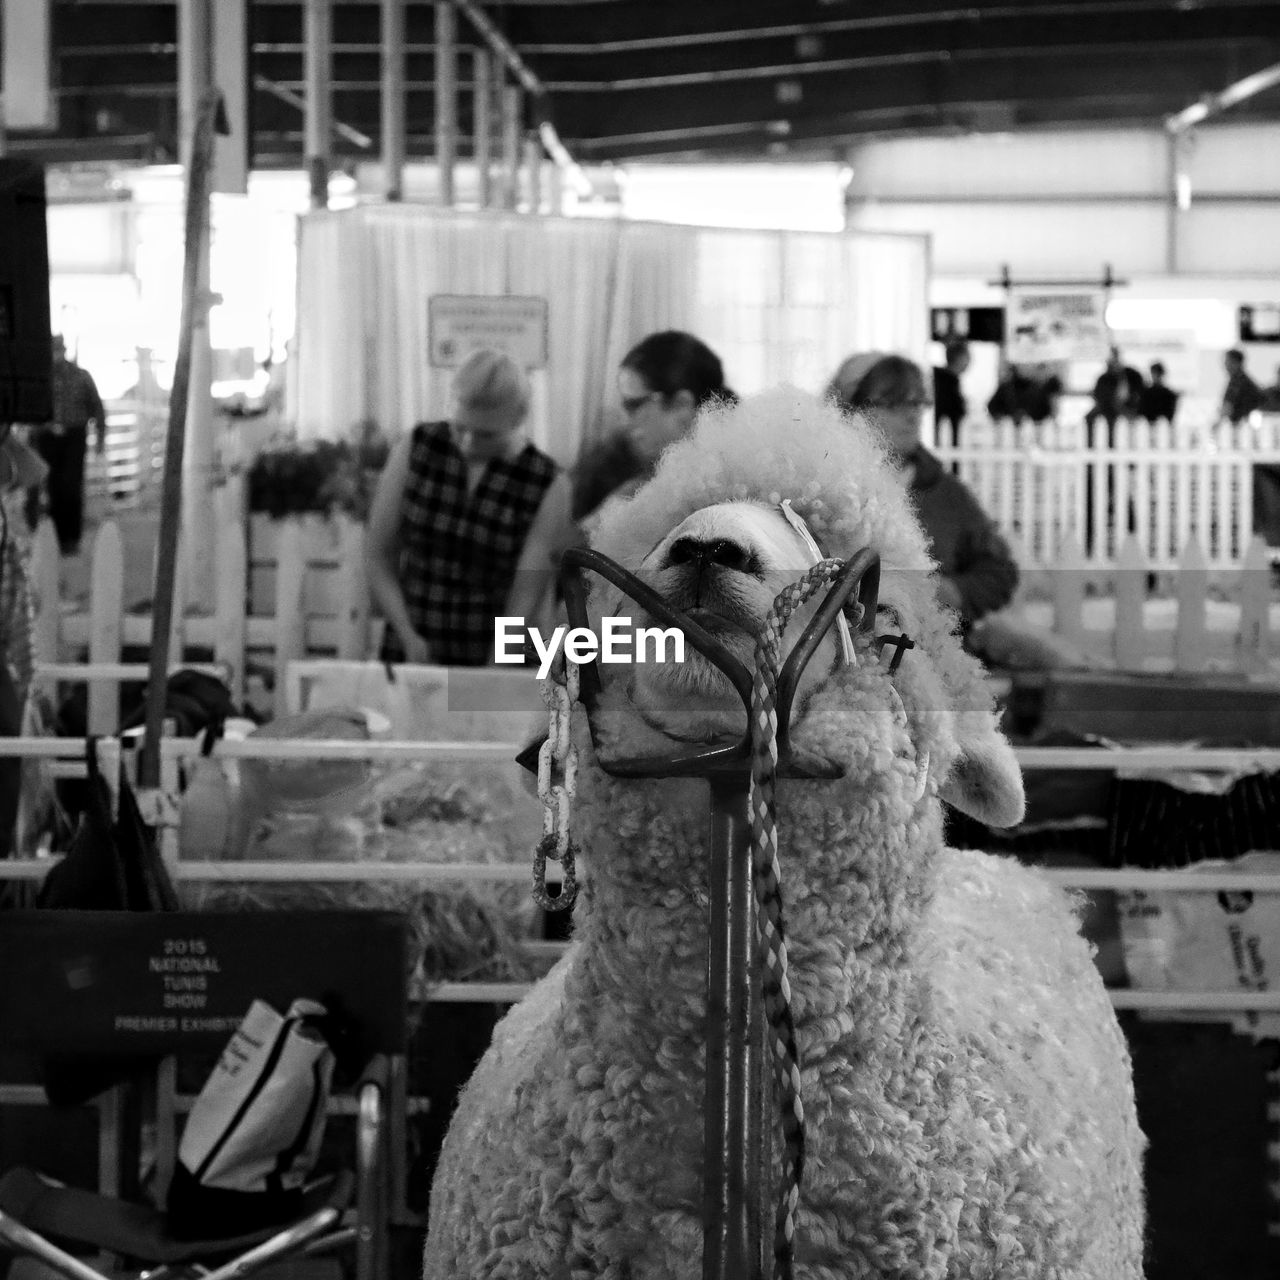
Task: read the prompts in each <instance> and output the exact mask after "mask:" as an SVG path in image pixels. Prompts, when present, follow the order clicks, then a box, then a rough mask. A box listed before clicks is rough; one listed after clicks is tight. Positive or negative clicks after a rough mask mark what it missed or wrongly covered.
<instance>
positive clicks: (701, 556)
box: [667, 538, 751, 572]
mask: <svg viewBox="0 0 1280 1280" xmlns="http://www.w3.org/2000/svg"><path fill="white" fill-rule="evenodd" d="M692 562H697V564H698V567H699V568H702V567H704V566H706V565H708V564H718V565H722V566H723V567H724V568H726V569H736V570H738V571H739V572H745V571H746V569H747V568H748V566H749V565H750V564H751V553H750V552H749V551H748V550H747V549H746V548H745V547H743V546H741V545H740V544H738V543H736V542H734V541H732V540H731V539H729V538H715V539H713V540H712V541H709V542H708V541H704V540H703V539H701V538H677V539H676V540H675V541H674V542H673V543H672V544H671V549H670V550H669V551H668V552H667V563H668V564H690V563H692Z"/></svg>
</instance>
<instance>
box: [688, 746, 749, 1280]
mask: <svg viewBox="0 0 1280 1280" xmlns="http://www.w3.org/2000/svg"><path fill="white" fill-rule="evenodd" d="M709 782H710V787H711V850H710V854H711V856H710V861H709V868H708V871H709V880H708V885H707V891H708V894H709V895H710V901H709V905H708V908H707V915H708V930H709V939H708V949H707V1079H706V1089H705V1096H704V1103H703V1124H704V1131H703V1132H704V1144H705V1154H704V1164H703V1173H702V1179H703V1181H702V1197H703V1206H702V1212H703V1224H704V1231H705V1234H704V1237H703V1245H702V1277H703V1280H763V1276H764V1272H763V1270H762V1266H763V1262H764V1258H763V1253H764V1240H763V1234H764V1233H763V1231H762V1223H761V1220H760V1210H761V1203H762V1188H761V1185H760V1175H761V1167H762V1163H763V1162H762V1159H761V1145H762V1135H761V1132H760V1128H761V1118H762V1117H761V1111H762V1108H761V1107H760V1106H759V1105H758V1102H757V1099H756V1097H755V1096H754V1095H753V1093H752V1088H751V1086H752V1082H753V1081H755V1082H757V1083H758V1082H759V1081H760V1078H761V1074H762V1071H761V1063H760V1061H759V1059H760V1050H761V1035H760V1027H759V1026H758V1025H757V1024H756V1023H755V1021H754V1020H753V1014H754V1013H755V1012H756V1010H757V1009H758V1003H757V1001H756V1000H755V999H754V997H753V991H752V988H753V986H754V985H755V984H754V983H753V982H752V975H753V972H754V969H755V915H754V911H755V900H754V896H753V894H752V890H751V850H750V843H751V829H750V824H749V822H748V809H747V803H748V786H749V776H748V774H747V773H746V772H745V771H740V772H734V773H731V774H728V775H715V776H713V777H711V778H710V779H709Z"/></svg>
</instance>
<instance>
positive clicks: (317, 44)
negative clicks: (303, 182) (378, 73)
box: [303, 0, 333, 209]
mask: <svg viewBox="0 0 1280 1280" xmlns="http://www.w3.org/2000/svg"><path fill="white" fill-rule="evenodd" d="M304 40H305V49H304V56H303V63H304V67H303V79H304V80H305V81H306V114H305V117H304V119H305V125H304V128H305V132H306V152H307V172H308V173H309V174H310V175H311V207H312V208H313V209H324V208H327V207H328V204H329V139H330V135H331V134H332V132H333V5H332V2H331V0H307V8H306V31H305V36H304Z"/></svg>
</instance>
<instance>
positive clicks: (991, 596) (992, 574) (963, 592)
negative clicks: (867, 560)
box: [826, 351, 1018, 627]
mask: <svg viewBox="0 0 1280 1280" xmlns="http://www.w3.org/2000/svg"><path fill="white" fill-rule="evenodd" d="M826 394H827V395H828V396H829V397H830V398H832V399H834V400H835V401H836V403H837V404H839V405H840V407H841V408H842V409H845V410H847V411H849V412H852V413H858V414H861V415H862V416H863V417H865V418H867V419H868V420H869V421H870V422H871V423H873V424H874V425H875V426H877V427H879V429H880V432H881V434H882V435H883V436H884V441H885V444H886V445H887V446H888V449H889V453H890V455H891V456H892V457H893V459H894V460H895V461H896V462H897V464H898V466H899V467H900V468H901V469H902V471H903V473H904V475H905V477H906V480H907V486H908V489H909V490H910V493H911V497H912V498H913V499H914V501H915V504H916V513H917V515H919V517H920V523H921V524H922V525H923V526H924V531H925V534H926V535H927V537H928V538H929V541H930V543H931V544H932V552H933V558H934V559H935V560H936V561H937V562H938V568H939V570H940V572H941V578H940V583H939V588H938V594H939V597H940V598H941V599H942V601H943V603H944V604H947V605H949V606H950V607H951V608H953V609H955V610H956V611H957V612H958V613H959V614H960V617H961V620H962V622H963V624H964V625H965V626H966V627H967V626H968V625H971V624H972V623H974V622H976V621H977V620H978V619H979V618H981V617H982V616H983V615H984V614H987V613H993V612H995V611H996V610H997V609H1003V608H1004V606H1005V605H1007V604H1008V603H1009V601H1010V600H1012V599H1013V593H1014V591H1015V590H1016V589H1017V586H1018V566H1017V564H1016V563H1015V562H1014V559H1013V554H1012V552H1011V551H1010V550H1009V545H1008V543H1006V542H1005V540H1004V539H1003V538H1002V537H1001V536H1000V534H999V532H998V531H997V530H996V527H995V524H994V522H993V521H992V520H991V518H990V517H989V516H988V515H987V513H986V512H985V511H983V509H982V507H981V505H980V504H979V502H978V499H977V498H976V497H974V495H973V491H972V490H971V489H970V488H969V486H968V485H966V484H965V483H964V481H962V480H960V479H959V478H958V477H956V476H953V475H952V474H951V473H950V472H949V471H948V470H947V469H946V468H945V467H944V466H943V465H942V463H941V462H939V461H938V459H937V458H936V457H934V455H933V454H932V453H930V452H929V451H928V450H927V449H926V448H925V447H924V445H923V444H921V442H920V427H921V424H922V422H923V419H924V411H925V409H926V408H927V407H928V406H929V403H930V398H929V394H928V392H927V390H926V389H925V381H924V374H923V373H922V372H921V370H920V367H919V365H917V364H915V363H914V362H913V361H911V360H908V359H907V358H906V357H905V356H899V355H889V354H887V353H885V352H881V351H869V352H863V353H860V354H858V355H853V356H850V357H849V358H848V359H847V360H846V361H845V362H844V363H843V364H842V365H841V366H840V368H839V369H837V370H836V373H835V376H834V377H833V378H832V379H831V382H830V383H829V384H828V386H827V392H826Z"/></svg>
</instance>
